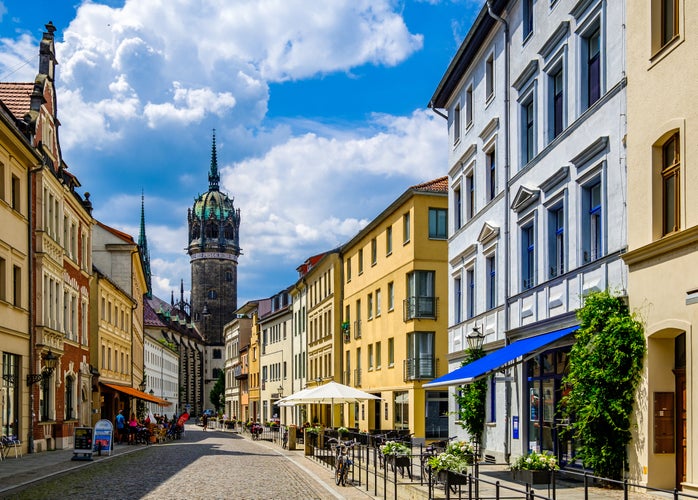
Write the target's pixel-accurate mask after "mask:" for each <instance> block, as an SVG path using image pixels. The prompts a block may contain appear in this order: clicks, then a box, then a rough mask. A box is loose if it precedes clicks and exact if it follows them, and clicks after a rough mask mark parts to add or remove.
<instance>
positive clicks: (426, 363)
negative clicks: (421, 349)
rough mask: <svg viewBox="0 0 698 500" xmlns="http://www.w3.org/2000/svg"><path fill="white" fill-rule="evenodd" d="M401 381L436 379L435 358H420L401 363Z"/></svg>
mask: <svg viewBox="0 0 698 500" xmlns="http://www.w3.org/2000/svg"><path fill="white" fill-rule="evenodd" d="M402 368H403V380H404V381H405V382H407V381H410V380H431V379H433V378H434V377H436V358H434V356H421V357H417V358H408V359H406V360H405V361H403V366H402Z"/></svg>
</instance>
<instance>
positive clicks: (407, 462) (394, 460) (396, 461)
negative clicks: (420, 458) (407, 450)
mask: <svg viewBox="0 0 698 500" xmlns="http://www.w3.org/2000/svg"><path fill="white" fill-rule="evenodd" d="M386 457H387V458H388V461H389V462H390V464H391V465H393V466H395V467H410V466H411V465H412V460H411V457H410V456H409V455H386Z"/></svg>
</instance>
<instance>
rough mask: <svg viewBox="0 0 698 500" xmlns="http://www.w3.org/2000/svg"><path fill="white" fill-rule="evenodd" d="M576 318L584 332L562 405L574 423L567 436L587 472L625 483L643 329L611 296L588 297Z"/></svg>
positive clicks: (572, 354)
mask: <svg viewBox="0 0 698 500" xmlns="http://www.w3.org/2000/svg"><path fill="white" fill-rule="evenodd" d="M577 318H578V319H579V320H580V328H579V330H578V331H577V334H576V342H575V344H574V345H573V346H572V349H571V351H570V355H569V373H568V374H567V375H566V376H565V377H564V378H563V383H564V384H565V385H566V387H567V388H568V389H569V392H568V393H567V395H566V396H565V397H564V398H563V399H562V401H561V410H562V413H563V416H565V417H567V418H569V419H570V422H571V425H570V427H569V429H568V432H569V433H570V434H571V435H570V436H568V437H572V438H574V439H575V441H576V443H577V457H578V458H579V459H581V460H582V462H583V464H584V466H585V467H589V468H591V469H593V470H594V473H595V474H596V475H598V476H602V477H608V478H611V479H621V478H622V475H623V470H627V449H626V447H627V445H628V443H630V440H631V429H630V425H631V418H632V412H633V403H634V401H635V391H636V389H637V386H638V383H639V381H640V377H641V373H642V365H643V361H644V357H645V336H644V333H643V328H642V324H641V323H640V322H639V321H637V320H636V319H635V318H634V317H633V316H632V315H631V314H630V312H629V310H628V307H627V305H626V304H625V302H624V301H623V299H622V298H620V297H614V296H612V295H611V294H610V293H608V292H607V291H606V292H596V293H592V294H590V295H588V296H587V297H586V298H585V299H584V307H582V308H581V309H579V310H578V311H577Z"/></svg>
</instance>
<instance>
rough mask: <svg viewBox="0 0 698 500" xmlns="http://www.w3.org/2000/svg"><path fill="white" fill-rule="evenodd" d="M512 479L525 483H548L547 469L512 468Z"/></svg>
mask: <svg viewBox="0 0 698 500" xmlns="http://www.w3.org/2000/svg"><path fill="white" fill-rule="evenodd" d="M511 473H512V476H513V478H514V481H519V482H521V483H526V484H550V471H549V470H512V471H511Z"/></svg>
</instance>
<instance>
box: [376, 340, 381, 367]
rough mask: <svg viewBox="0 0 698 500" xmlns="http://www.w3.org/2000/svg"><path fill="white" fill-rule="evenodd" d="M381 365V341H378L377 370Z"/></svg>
mask: <svg viewBox="0 0 698 500" xmlns="http://www.w3.org/2000/svg"><path fill="white" fill-rule="evenodd" d="M380 367H381V343H380V342H376V370H379V369H380Z"/></svg>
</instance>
